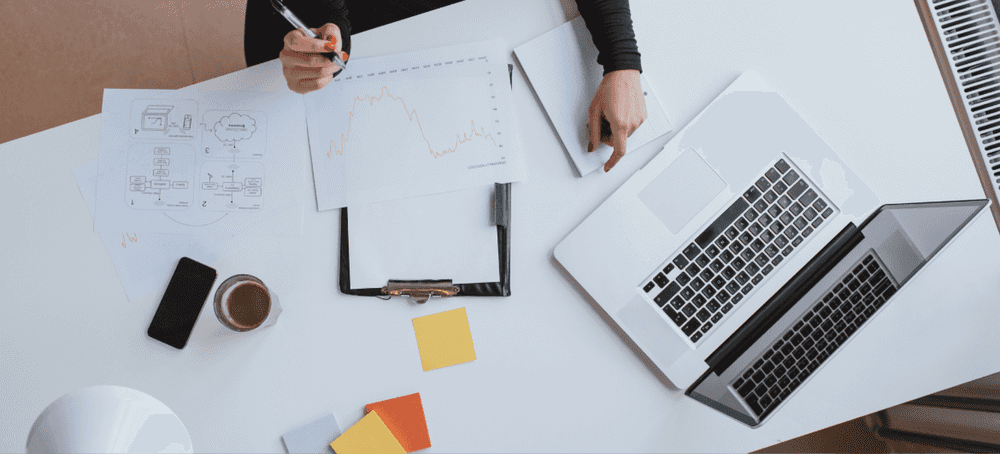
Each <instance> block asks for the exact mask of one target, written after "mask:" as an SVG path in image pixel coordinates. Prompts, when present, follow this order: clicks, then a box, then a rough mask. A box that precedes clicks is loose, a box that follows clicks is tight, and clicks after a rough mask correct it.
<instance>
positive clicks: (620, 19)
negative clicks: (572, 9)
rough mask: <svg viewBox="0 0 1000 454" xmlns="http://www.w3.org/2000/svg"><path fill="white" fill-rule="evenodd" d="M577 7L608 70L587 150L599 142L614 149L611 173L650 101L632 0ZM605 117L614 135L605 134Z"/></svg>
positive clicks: (593, 107) (597, 0) (584, 2)
mask: <svg viewBox="0 0 1000 454" xmlns="http://www.w3.org/2000/svg"><path fill="white" fill-rule="evenodd" d="M576 4H577V7H578V9H579V10H580V15H581V16H583V20H584V22H585V23H586V24H587V29H588V30H590V35H591V36H592V37H593V40H594V45H595V46H596V47H597V51H598V55H597V63H599V64H601V65H602V66H603V67H604V79H603V80H602V81H601V85H600V86H598V88H597V92H596V93H594V100H593V101H592V102H591V103H590V110H589V112H588V113H589V122H588V124H587V128H588V133H589V136H590V137H589V142H590V143H589V144H588V146H587V151H593V150H594V149H595V148H597V145H598V144H599V143H605V144H607V145H610V146H612V147H614V149H615V151H614V153H613V154H612V155H611V157H610V158H609V159H608V162H607V163H605V164H604V171H605V172H607V171H609V170H611V168H612V167H614V166H615V164H617V163H618V160H620V159H621V158H622V156H624V155H625V150H626V142H627V139H628V136H630V135H632V133H633V132H635V130H636V129H638V128H639V125H641V124H642V122H643V121H645V120H646V99H645V98H644V97H643V95H642V86H641V84H640V82H639V73H640V72H642V64H641V63H642V62H641V60H640V55H639V46H638V44H637V43H636V40H635V32H634V31H633V30H632V13H631V11H630V10H629V5H628V0H576ZM602 118H604V119H606V120H607V122H608V124H609V125H610V127H611V135H610V136H602V135H601V119H602Z"/></svg>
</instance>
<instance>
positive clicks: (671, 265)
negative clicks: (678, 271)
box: [663, 263, 674, 274]
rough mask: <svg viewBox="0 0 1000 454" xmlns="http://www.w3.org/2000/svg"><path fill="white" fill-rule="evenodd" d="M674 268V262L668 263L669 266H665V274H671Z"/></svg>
mask: <svg viewBox="0 0 1000 454" xmlns="http://www.w3.org/2000/svg"><path fill="white" fill-rule="evenodd" d="M673 270H674V264H673V263H668V264H667V266H665V267H663V274H670V272H671V271H673Z"/></svg>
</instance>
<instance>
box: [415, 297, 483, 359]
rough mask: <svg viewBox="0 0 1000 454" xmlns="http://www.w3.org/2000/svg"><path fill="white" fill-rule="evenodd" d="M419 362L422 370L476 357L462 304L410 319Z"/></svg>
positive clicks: (467, 319) (467, 318)
mask: <svg viewBox="0 0 1000 454" xmlns="http://www.w3.org/2000/svg"><path fill="white" fill-rule="evenodd" d="M413 331H414V332H415V333H416V335H417V348H418V349H419V350H420V362H421V364H422V365H423V367H424V370H425V371H428V370H433V369H438V368H441V367H447V366H452V365H455V364H461V363H467V362H469V361H472V360H475V359H476V349H475V347H474V346H473V344H472V330H471V329H470V328H469V317H468V315H467V314H466V312H465V308H464V307H460V308H458V309H454V310H450V311H445V312H439V313H437V314H432V315H425V316H423V317H417V318H415V319H413Z"/></svg>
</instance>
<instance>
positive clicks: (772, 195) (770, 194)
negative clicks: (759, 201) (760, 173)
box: [764, 191, 778, 203]
mask: <svg viewBox="0 0 1000 454" xmlns="http://www.w3.org/2000/svg"><path fill="white" fill-rule="evenodd" d="M764 200H767V203H774V201H775V200H778V194H775V193H774V191H767V192H765V193H764Z"/></svg>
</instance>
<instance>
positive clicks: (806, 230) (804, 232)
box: [796, 218, 819, 246]
mask: <svg viewBox="0 0 1000 454" xmlns="http://www.w3.org/2000/svg"><path fill="white" fill-rule="evenodd" d="M816 219H819V218H816ZM810 233H813V228H812V227H806V228H804V229H802V236H803V237H806V236H809V234H810ZM799 242H800V243H801V242H802V241H801V240H799ZM796 246H798V245H797V244H796Z"/></svg>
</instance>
